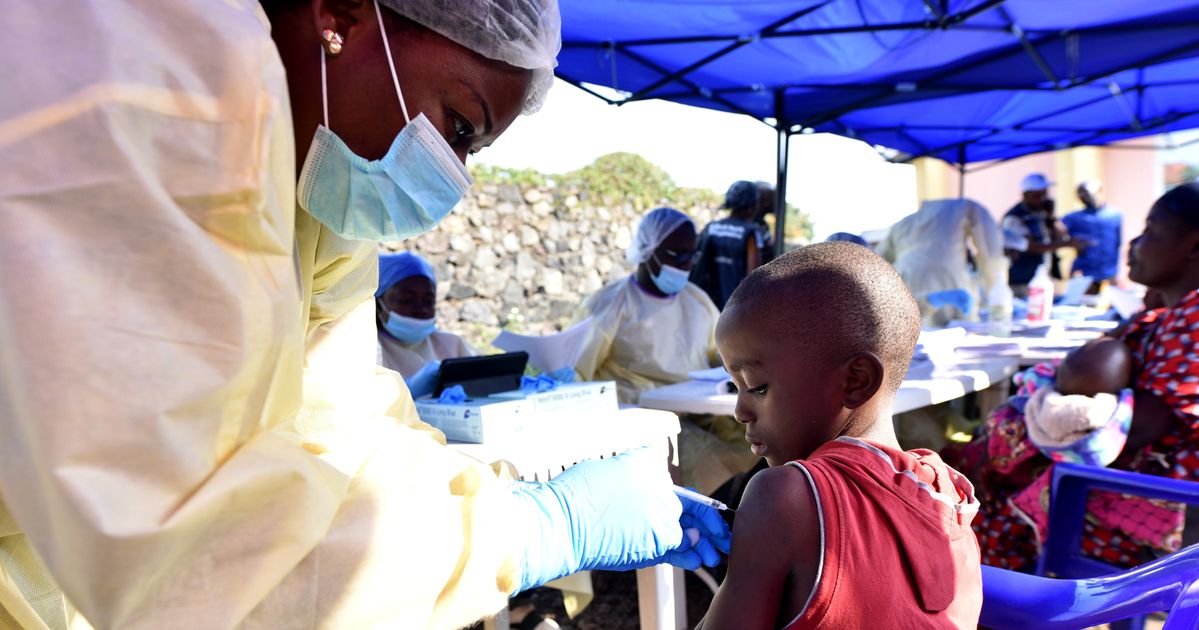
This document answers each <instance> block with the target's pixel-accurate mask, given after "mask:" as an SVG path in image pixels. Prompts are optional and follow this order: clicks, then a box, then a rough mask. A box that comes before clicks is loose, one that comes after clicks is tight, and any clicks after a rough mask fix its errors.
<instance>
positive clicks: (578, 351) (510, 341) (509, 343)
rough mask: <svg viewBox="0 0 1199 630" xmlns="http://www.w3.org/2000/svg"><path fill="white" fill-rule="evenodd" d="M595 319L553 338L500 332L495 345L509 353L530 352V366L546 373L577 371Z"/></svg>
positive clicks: (572, 327) (554, 335)
mask: <svg viewBox="0 0 1199 630" xmlns="http://www.w3.org/2000/svg"><path fill="white" fill-rule="evenodd" d="M591 324H592V321H591V318H590V317H588V318H587V319H584V320H583V321H581V322H579V323H577V324H575V325H574V326H571V327H570V328H567V329H566V330H564V331H562V332H560V333H556V334H553V335H518V334H516V333H514V332H509V331H507V330H503V331H500V334H499V336H497V337H496V338H495V339H494V340H493V341H492V342H491V345H493V346H495V347H497V348H499V349H500V350H503V351H505V352H521V351H524V352H527V353H529V365H532V366H533V367H534V368H535V369H538V370H541V371H542V372H553V371H554V370H560V369H562V368H573V367H574V366H575V363H577V362H578V361H579V357H580V356H582V355H583V349H584V348H586V346H587V340H588V339H589V338H590V337H591V328H592V326H591Z"/></svg>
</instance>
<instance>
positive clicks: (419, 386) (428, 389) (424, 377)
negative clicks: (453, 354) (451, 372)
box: [404, 361, 441, 398]
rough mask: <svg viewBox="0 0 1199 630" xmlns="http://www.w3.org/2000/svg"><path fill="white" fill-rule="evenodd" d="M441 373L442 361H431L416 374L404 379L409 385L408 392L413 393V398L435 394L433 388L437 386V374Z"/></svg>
mask: <svg viewBox="0 0 1199 630" xmlns="http://www.w3.org/2000/svg"><path fill="white" fill-rule="evenodd" d="M439 371H441V361H429V362H428V363H426V364H425V365H424V367H422V368H421V369H419V370H417V371H416V374H413V375H412V376H409V377H408V378H406V379H404V382H405V383H407V384H408V391H409V392H411V393H412V397H413V398H420V397H421V396H427V395H429V394H432V393H433V386H434V385H435V384H437V373H438V372H439Z"/></svg>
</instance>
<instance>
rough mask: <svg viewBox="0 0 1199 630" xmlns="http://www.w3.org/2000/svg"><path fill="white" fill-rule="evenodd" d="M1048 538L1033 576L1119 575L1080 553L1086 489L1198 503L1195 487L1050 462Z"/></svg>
mask: <svg viewBox="0 0 1199 630" xmlns="http://www.w3.org/2000/svg"><path fill="white" fill-rule="evenodd" d="M1050 483H1051V486H1050V494H1049V496H1050V497H1052V501H1053V502H1052V503H1051V504H1050V506H1049V536H1048V538H1047V539H1046V541H1045V548H1044V550H1043V551H1042V553H1041V558H1040V560H1039V561H1038V562H1037V575H1049V574H1053V575H1056V576H1058V577H1065V578H1083V577H1095V576H1098V575H1106V574H1108V573H1112V572H1113V571H1119V570H1120V569H1119V568H1118V567H1113V566H1112V565H1110V564H1106V563H1104V562H1100V561H1098V560H1095V559H1094V558H1090V557H1086V556H1084V555H1082V524H1083V517H1084V515H1085V514H1086V507H1087V497H1088V495H1089V494H1090V491H1091V490H1111V491H1115V492H1122V493H1124V494H1133V495H1137V496H1141V497H1147V498H1150V499H1165V500H1168V501H1178V502H1180V503H1186V504H1188V505H1199V483H1197V482H1194V481H1179V480H1177V479H1167V478H1165V477H1156V476H1153V475H1143V474H1140V473H1134V472H1128V471H1125V470H1114V469H1111V468H1097V467H1094V466H1079V465H1076V464H1055V465H1054V466H1053V478H1052V481H1051V482H1050Z"/></svg>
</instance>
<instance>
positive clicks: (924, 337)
mask: <svg viewBox="0 0 1199 630" xmlns="http://www.w3.org/2000/svg"><path fill="white" fill-rule="evenodd" d="M965 338H966V329H965V328H962V327H960V326H954V327H952V328H942V329H939V330H921V331H920V341H919V343H917V344H916V354H917V356H921V357H924V358H926V359H928V360H929V361H931V362H933V363H934V364H940V365H949V364H952V363H954V362H955V361H956V357H954V348H955V347H957V345H958V344H959V343H961V342H962V340H963V339H965Z"/></svg>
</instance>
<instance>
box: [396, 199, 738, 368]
mask: <svg viewBox="0 0 1199 630" xmlns="http://www.w3.org/2000/svg"><path fill="white" fill-rule="evenodd" d="M675 207H678V206H675ZM651 209H652V206H651V207H643V204H642V203H641V202H640V201H636V200H635V202H633V203H624V204H618V205H614V204H612V203H607V204H603V205H597V204H596V203H593V202H590V201H588V198H587V195H580V194H579V193H578V191H576V190H563V189H560V188H558V187H556V186H555V185H554V184H553V183H552V182H547V183H545V184H543V185H517V184H512V183H476V184H475V186H473V187H472V188H471V191H470V192H469V193H468V195H467V197H466V198H465V199H463V201H462V202H461V203H460V204H458V207H457V208H455V209H454V211H453V212H452V213H451V214H450V215H449V216H447V217H446V218H445V219H444V220H443V221H442V222H441V223H440V224H439V225H438V227H437V228H435V229H434V230H432V231H430V232H428V233H426V234H423V235H421V236H420V237H418V238H415V239H412V240H409V241H404V242H402V243H386V244H384V245H383V247H384V249H387V250H393V251H403V250H408V251H413V252H416V253H418V254H420V255H421V256H423V257H424V258H425V259H427V260H428V261H429V263H430V264H432V265H433V268H434V269H435V270H436V272H437V298H438V302H437V324H438V327H439V328H440V329H441V330H448V331H451V332H455V333H458V334H459V335H462V336H463V337H464V338H465V339H466V340H467V341H469V342H470V343H471V344H472V345H474V346H475V347H476V348H477V349H478V350H479V351H481V352H488V351H491V350H492V349H491V348H490V343H491V340H492V339H493V338H494V337H495V335H496V334H498V332H499V330H500V329H501V328H503V329H507V330H511V331H513V332H518V333H526V334H539V335H540V334H549V333H554V332H557V331H559V330H561V329H562V328H563V327H564V326H565V325H566V324H568V323H569V321H570V318H571V316H572V315H573V313H574V311H575V309H576V308H577V307H578V306H579V304H581V303H582V301H583V299H584V298H586V297H587V296H588V295H590V294H592V293H594V292H595V291H597V290H599V289H600V287H602V286H604V284H606V283H608V282H611V281H613V280H616V279H618V278H621V277H624V276H626V275H628V274H629V273H631V272H632V270H633V266H632V265H630V264H629V263H628V262H626V261H625V252H626V251H627V249H628V247H629V244H630V243H631V242H632V239H633V234H634V231H635V230H636V229H637V223H638V221H639V220H640V219H641V217H642V216H643V215H644V214H645V213H646V212H647V211H649V210H651ZM678 209H679V210H682V211H683V212H685V213H687V214H688V215H689V216H690V217H691V218H692V219H694V220H695V223H696V226H697V229H702V228H703V226H704V225H706V224H707V223H708V221H710V220H712V219H713V218H714V217H715V215H716V214H717V210H716V203H709V204H704V205H702V206H694V207H678Z"/></svg>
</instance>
